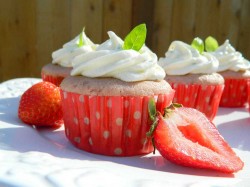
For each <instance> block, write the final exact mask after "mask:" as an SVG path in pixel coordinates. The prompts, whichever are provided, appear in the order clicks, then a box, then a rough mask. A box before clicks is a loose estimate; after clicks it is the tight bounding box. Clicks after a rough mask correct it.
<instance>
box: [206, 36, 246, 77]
mask: <svg viewBox="0 0 250 187" xmlns="http://www.w3.org/2000/svg"><path fill="white" fill-rule="evenodd" d="M211 54H212V55H214V56H215V57H216V58H217V59H218V60H219V68H218V72H222V71H225V70H231V71H245V70H248V69H250V62H249V61H248V60H246V59H245V58H244V57H243V56H242V54H241V53H240V52H237V51H236V50H235V49H234V48H233V46H232V45H231V44H230V43H229V40H226V41H225V42H224V44H223V45H221V46H219V47H218V48H217V49H216V50H215V51H214V52H211Z"/></svg>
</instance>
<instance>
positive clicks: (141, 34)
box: [122, 23, 147, 51]
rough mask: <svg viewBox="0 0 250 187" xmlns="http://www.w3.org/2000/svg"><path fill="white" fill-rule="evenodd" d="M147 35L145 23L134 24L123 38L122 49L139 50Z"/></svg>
mask: <svg viewBox="0 0 250 187" xmlns="http://www.w3.org/2000/svg"><path fill="white" fill-rule="evenodd" d="M146 35H147V28H146V24H144V23H143V24H140V25H138V26H136V27H135V28H134V29H133V30H132V31H131V32H130V33H129V34H128V35H127V36H126V37H125V39H124V44H123V47H122V48H123V49H125V50H126V49H133V50H135V51H139V50H140V49H141V47H142V46H143V44H144V43H145V40H146Z"/></svg>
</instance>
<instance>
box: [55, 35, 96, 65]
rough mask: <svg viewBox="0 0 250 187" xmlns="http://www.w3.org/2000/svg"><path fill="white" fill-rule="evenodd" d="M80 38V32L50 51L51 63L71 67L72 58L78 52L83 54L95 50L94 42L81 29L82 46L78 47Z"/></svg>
mask: <svg viewBox="0 0 250 187" xmlns="http://www.w3.org/2000/svg"><path fill="white" fill-rule="evenodd" d="M79 40H80V34H79V35H78V36H76V37H75V38H74V39H73V40H71V41H70V42H68V43H66V44H64V45H63V48H61V49H58V50H57V51H54V52H53V53H52V58H53V61H52V63H53V64H58V65H60V66H63V67H72V59H73V58H75V57H76V56H78V55H80V54H84V53H87V52H90V51H93V50H95V48H96V46H97V45H96V44H94V43H93V42H92V41H91V40H90V39H89V38H88V37H87V36H86V34H85V32H84V31H82V40H83V46H81V47H78V43H79Z"/></svg>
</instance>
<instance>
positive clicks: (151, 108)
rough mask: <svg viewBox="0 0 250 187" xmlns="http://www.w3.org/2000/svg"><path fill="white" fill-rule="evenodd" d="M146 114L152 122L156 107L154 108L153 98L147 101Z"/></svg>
mask: <svg viewBox="0 0 250 187" xmlns="http://www.w3.org/2000/svg"><path fill="white" fill-rule="evenodd" d="M148 113H149V117H150V119H151V120H152V121H154V120H155V117H156V106H155V100H154V99H153V98H150V99H149V101H148Z"/></svg>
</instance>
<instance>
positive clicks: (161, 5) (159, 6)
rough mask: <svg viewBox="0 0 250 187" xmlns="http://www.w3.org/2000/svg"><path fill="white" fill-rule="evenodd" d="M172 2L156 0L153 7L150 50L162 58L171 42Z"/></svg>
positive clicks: (171, 0) (169, 0) (170, 0)
mask: <svg viewBox="0 0 250 187" xmlns="http://www.w3.org/2000/svg"><path fill="white" fill-rule="evenodd" d="M172 8H173V0H167V1H166V0H156V1H155V5H154V23H153V33H152V34H153V36H152V50H153V51H154V52H156V53H157V55H158V57H163V56H164V54H165V52H166V51H167V50H168V47H169V45H170V43H171V42H172V41H171V26H172Z"/></svg>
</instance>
